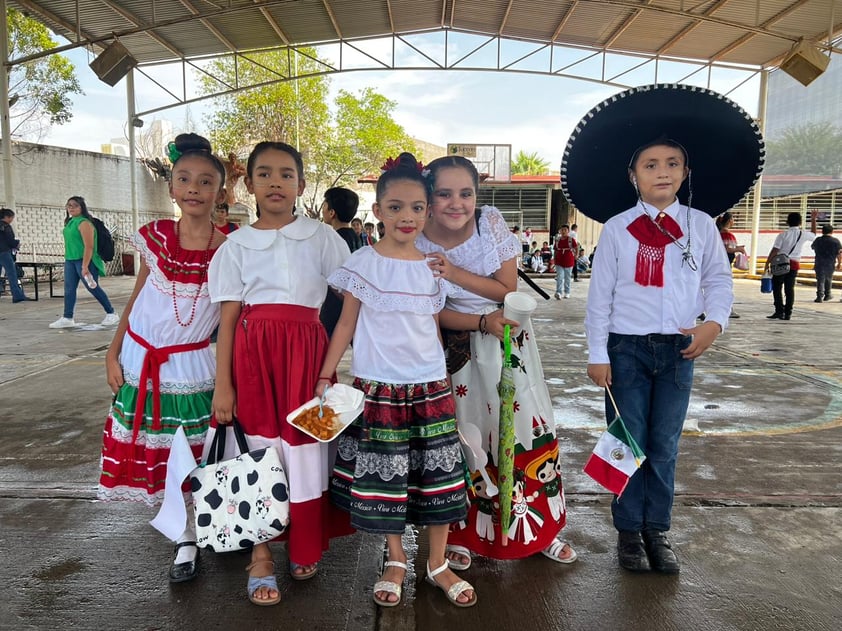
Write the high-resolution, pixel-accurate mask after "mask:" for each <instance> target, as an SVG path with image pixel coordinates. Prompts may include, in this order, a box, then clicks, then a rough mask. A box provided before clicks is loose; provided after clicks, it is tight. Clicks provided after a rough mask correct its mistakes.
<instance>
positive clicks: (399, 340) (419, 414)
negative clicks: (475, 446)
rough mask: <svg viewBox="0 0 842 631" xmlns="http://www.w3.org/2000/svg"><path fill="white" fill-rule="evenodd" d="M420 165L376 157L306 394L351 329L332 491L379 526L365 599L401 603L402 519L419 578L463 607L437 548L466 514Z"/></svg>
mask: <svg viewBox="0 0 842 631" xmlns="http://www.w3.org/2000/svg"><path fill="white" fill-rule="evenodd" d="M422 170H423V166H422V165H421V164H420V163H419V162H417V161H416V160H415V158H414V157H413V156H412V155H411V154H409V153H403V154H401V155H400V156H399V158H398V160H397V161H395V160H392V159H390V160H389V161H388V162H387V163H386V165H385V166H384V169H383V171H384V172H383V175H381V177H380V179H379V180H378V182H377V203H376V204H375V205H374V214H375V215H376V216H377V218H378V219H379V220H380V221H382V222H383V224H384V234H383V237H382V238H381V239H380V240H379V241H377V243H375V244H374V245H372V246H370V247H366V248H362V249H360V250H357V251H356V252H354V253H353V254H352V255H351V257H350V258H349V259H348V260H347V261H346V262H345V264H344V265H343V266H342V267H341V268H339V269H338V270H337V271H336V272H334V273H333V274H332V275H331V276H330V277H329V278H328V282H329V283H330V284H331V286H333V287H335V288H336V289H338V290H340V291H341V292H342V293H343V297H344V298H343V306H342V315H341V316H340V318H339V322H338V323H337V325H336V328H335V329H334V333H333V337H332V338H331V340H330V346H329V347H328V352H327V356H326V358H325V361H324V364H323V366H322V370H321V372H320V373H319V377H320V378H319V383H318V384H317V386H316V394H317V395H319V396H321V395H322V394H323V392H324V390H325V388H327V387H329V385H330V383H331V379H332V376H333V375H334V373H335V371H336V367H337V365H338V363H339V360H340V359H341V358H342V355H343V353H344V352H345V350H346V348H347V347H348V344H349V343H350V341H351V338H352V337H353V340H354V354H353V360H352V364H351V373H352V374H353V375H354V377H355V380H354V387H356V388H358V389H360V390H362V391H364V392H365V395H366V396H365V408H364V410H363V413H362V414H361V415H360V417H359V418H357V419H356V420H355V421H354V423H353V424H352V425H351V427H349V428H348V429H347V430H346V431H345V432H344V433H343V434H342V435H341V436H340V438H339V439H338V445H337V452H338V453H337V457H336V465H335V467H334V474H333V476H332V479H331V496H332V499H333V501H334V503H335V504H337V505H338V506H339V507H341V508H344V509H345V510H347V511H348V512H349V513H350V514H351V524H352V525H353V526H354V527H355V528H357V529H359V530H363V531H366V532H374V533H380V534H384V535H385V536H386V542H387V546H388V550H389V560H388V561H387V562H386V563H385V564H384V570H383V573H382V576H381V577H380V580H379V581H377V582H376V583H375V585H374V602H375V603H377V604H378V605H380V606H381V607H394V606H396V605H397V604H398V603H399V602H400V599H401V591H402V583H403V579H404V578H405V576H406V569H407V566H406V552H405V551H404V549H403V546H402V544H401V535H402V534H403V532H404V528H405V525H406V523H412V524H416V525H421V526H426V527H427V530H428V533H429V537H430V556H429V560H428V561H427V572H426V574H427V580H428V581H429V582H430V583H431V584H433V585H434V586H436V587H438V588H440V589H441V590H442V591H444V592H445V594H446V596H447V598H448V600H449V601H450V602H451V603H452V604H454V605H456V606H457V607H470V606H473V605H475V604H476V602H477V596H476V594H475V593H474V588H473V587H472V586H471V585H470V584H469V583H467V582H466V581H462V580H460V579H459V577H458V576H456V574H454V573H453V571H452V570H451V569H450V567H449V564H448V562H447V559H446V558H445V545H446V544H447V536H448V529H449V527H450V525H451V524H454V523H457V522H459V521H461V520H464V519H465V517H466V514H467V498H466V491H465V476H464V468H463V463H462V452H461V449H460V446H459V436H458V433H457V430H456V420H455V415H454V412H455V409H454V402H453V396H452V394H451V390H450V385H449V383H448V381H447V368H446V366H445V359H444V350H443V349H442V345H441V341H440V338H439V333H438V313H439V311H440V310H441V309H442V308H443V307H444V303H445V298H446V291H447V288H448V287H449V284H448V283H446V282H445V281H443V280H442V279H441V278H439V277H438V276H436V275H434V274H433V272H432V270H431V269H430V267H428V265H427V260H426V257H425V256H424V254H423V253H422V252H421V251H420V250H419V249H418V248H417V247H416V245H415V241H416V239H417V238H418V236H419V235H420V234H421V230H422V229H423V227H424V223H425V221H426V219H427V213H428V208H429V191H428V188H427V184H426V181H425V179H424V177H423V176H422Z"/></svg>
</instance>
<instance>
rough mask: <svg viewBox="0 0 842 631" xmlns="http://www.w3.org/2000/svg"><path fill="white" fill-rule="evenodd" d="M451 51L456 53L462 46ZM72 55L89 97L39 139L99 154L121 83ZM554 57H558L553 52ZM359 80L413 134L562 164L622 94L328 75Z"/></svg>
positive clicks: (118, 117)
mask: <svg viewBox="0 0 842 631" xmlns="http://www.w3.org/2000/svg"><path fill="white" fill-rule="evenodd" d="M433 37H434V36H433ZM427 44H428V45H429V44H430V42H429V41H428V42H427ZM389 45H390V44H389V43H388V41H387V40H380V41H374V42H372V43H370V44H369V47H370V50H371V52H372V53H373V54H375V55H377V54H382V53H384V51H387V50H388V46H389ZM460 45H461V46H462V47H463V48H464V50H471V49H472V48H473V47H474V46H475V42H472V41H471V40H470V37H468V36H465V38H464V41H462V42H460ZM451 46H452V44H451ZM506 46H507V47H508V48H507V49H506V50H505V53H506V54H508V55H509V57H510V58H511V59H515V58H519V57H520V56H521V55H522V54H523V53H524V51H528V50H529V45H527V44H521V43H509V44H506ZM432 49H433V50H434V49H435V45H433V46H432ZM455 49H456V50H458V46H457V47H455ZM453 51H454V48H451V52H450V54H453ZM320 53H321V54H323V55H324V56H326V57H328V58H331V59H335V58H337V56H338V50H337V49H336V48H335V47H334V48H329V47H326V48H322V49H320ZM386 54H388V52H386ZM401 54H403V56H404V58H405V60H406V63H408V64H413V63H414V64H415V65H417V61H413V60H410V59H409V57H410V55H411V54H412V53H411V52H410V53H406V52H403V53H401ZM442 54H443V53H442ZM494 54H496V53H495V51H494V50H493V49H489V50H487V51H486V50H484V51H483V52H481V53H477V55H476V57H477V62H476V63H477V65H487V64H488V63H489V60H488V59H480V57H482V56H486V57H487V56H488V55H494ZM562 54H565V53H562ZM566 54H568V55H569V57H570V59H578V58H581V56H582V55H583V53H580V52H576V51H569V53H566ZM68 56H69V57H70V58H71V60H72V61H73V63H74V64H75V65H76V68H77V72H78V76H79V79H80V82H81V84H82V87H83V89H84V91H85V95H84V96H78V97H76V98H75V99H74V108H73V112H74V116H73V119H72V121H71V122H70V123H69V124H66V125H62V126H57V127H54V128H52V129H51V130H50V132H49V133H48V134H47V135H46V136H45V137H44V138H43V139H42V142H44V143H45V144H52V145H58V146H63V147H72V148H78V149H86V150H90V151H99V149H100V145H101V144H103V143H107V142H109V141H110V140H111V139H112V138H120V137H125V133H126V132H125V129H126V89H125V80H123V81H121V82H120V83H118V84H117V85H116V86H115V87H113V88H112V87H110V86H108V85H106V84H105V83H102V82H101V81H99V79H97V77H96V75H94V73H93V72H92V71H91V70H90V68H89V67H88V63H89V61H90V59H91V57H90V55H89V53H87V52H86V51H84V50H76V51H73V52H71V53H70V54H69V55H68ZM560 56H561V54H557V57H560ZM577 56H578V57H577ZM416 58H417V55H416ZM343 59H344V63H345V64H346V67H348V66H353V65H354V60H353V59H352V58H349V55H348V53H347V51H345V52H344V58H343ZM490 63H493V60H492V61H491V62H490ZM562 63H563V62H562ZM587 63H601V61H597V60H594V61H593V62H586V63H583V64H582V66H583V67H586V66H587ZM636 63H639V62H638V61H637V60H632V59H630V58H615V59H613V60H612V59H609V60H608V64H614V65H615V66H617V67H618V68H620V69H624V68H625V67H628V66H629V65H631V64H636ZM530 64H531V68H537V67H543V66H542V61H541V59H540V56H536V57H535V58H534V59H532V61H527V62H525V63H523V64H521V67H523V68H526V69H530ZM623 64H626V66H623ZM360 65H362V63H360ZM553 67H554V68H556V67H557V66H556V65H554V66H553ZM155 72H156V73H157V74H158V76H161V77H166V78H168V79H169V80H170V81H174V84H175V85H180V81H181V79H180V77H181V74H180V72H179V71H178V70H176V69H175V68H167V67H158V68H156V69H155ZM660 72H661V73H662V74H661V76H660V80H662V81H671V80H678V79H680V78H682V77H684V76H685V75H686V74H688V67H687V66H686V65H682V64H673V65H672V66H670V65H669V64H665V63H662V64H661V66H660ZM712 76H713V80H712V84H711V87H712V88H713V89H716V90H719V91H722V92H726V91H728V90H730V89H731V88H733V87H734V86H735V85H737V84H738V83H739V82H740V81H741V80H742V79H743V78H745V77H746V76H747V75H745V74H743V73H739V72H730V71H722V70H719V71H716V73H714V74H713V75H712ZM706 77H707V75H706V73H705V72H701V73H698V75H696V76H695V77H694V78H693V79H691V81H692V82H694V83H697V84H699V85H704V84H705V81H706ZM625 82H626V83H628V84H635V85H638V84H645V83H652V82H653V77H652V71H651V65H650V66H649V67H647V68H644V69H643V70H640V71H635V72H630V73H629V74H628V75H627V77H626V78H625ZM757 86H758V81H757V79H751V80H749V81H748V82H746V83H745V84H744V85H743V86H742V87H740V88H738V89H737V90H736V91H734V92H733V93H732V94H731V95H730V97H731V98H732V99H733V100H735V101H737V102H738V103H739V104H740V105H741V106H742V107H743V108H745V109H746V110H747V111H748V112H749V113H750V114H752V115H755V114H756V112H757V90H758V87H757ZM364 87H372V88H374V89H375V90H377V91H378V92H380V93H381V94H384V95H385V96H387V97H388V98H390V99H392V100H394V101H395V102H396V103H397V107H396V109H395V112H394V117H395V119H396V120H397V121H398V123H400V124H401V125H402V126H403V127H404V129H405V130H406V131H407V132H408V133H409V134H410V135H412V136H413V137H416V138H419V139H421V140H424V141H427V142H432V143H435V144H438V145H442V146H444V145H446V144H448V143H496V144H511V145H512V154H513V155H514V154H516V153H517V152H518V151H519V150H523V151H525V152H527V153H532V152H537V153H538V154H539V155H540V156H541V157H543V158H544V159H545V160H547V161H548V162H549V163H550V165H551V168H553V169H558V165H559V162H560V159H561V154H562V151H563V148H564V144H565V143H566V141H567V138H568V137H569V135H570V132H571V131H572V129H573V127H574V126H575V124H576V123H577V122H578V121H579V120H580V119H581V118H582V116H583V115H584V114H585V113H587V111H588V110H589V109H590V108H591V107H593V106H594V105H596V104H597V103H599V102H600V101H601V100H603V99H605V98H606V97H608V96H610V95H611V94H613V93H616V92H618V91H620V88H618V87H615V86H606V85H601V84H597V83H593V82H588V81H582V80H576V79H570V78H566V77H558V76H546V75H537V74H521V73H515V72H490V71H457V70H447V71H442V70H399V71H383V72H380V71H356V72H343V73H340V74H334V75H332V76H331V91H332V92H333V93H335V92H337V91H338V90H339V89H345V90H349V91H352V92H356V91H358V90H360V89H362V88H364ZM136 94H137V99H136V100H137V106H138V110H145V109H152V108H154V107H157V106H158V105H159V104H161V103H162V102H163V101H162V100H161V95H162V93H161V91H160V89H159V88H157V87H156V86H155V85H154V84H153V83H152V82H150V81H148V80H145V79H143V78H138V79H136ZM208 107H209V106H208V102H207V101H205V102H203V103H198V104H194V105H192V106H190V108H189V111H188V109H187V108H185V107H177V108H173V109H170V110H165V111H162V112H158V113H156V114H154V115H150V116H147V117H145V120H146V121H147V122H149V121H150V119H154V118H160V119H168V120H170V121H172V123H173V126H174V128H175V129H176V130H180V129H183V128H184V127H185V121H186V119H187V117H188V115H189V118H190V119H191V120H192V121H193V122H194V123H195V125H196V128H197V131H198V132H199V133H203V132H207V128H206V124H205V116H206V114H207V112H208Z"/></svg>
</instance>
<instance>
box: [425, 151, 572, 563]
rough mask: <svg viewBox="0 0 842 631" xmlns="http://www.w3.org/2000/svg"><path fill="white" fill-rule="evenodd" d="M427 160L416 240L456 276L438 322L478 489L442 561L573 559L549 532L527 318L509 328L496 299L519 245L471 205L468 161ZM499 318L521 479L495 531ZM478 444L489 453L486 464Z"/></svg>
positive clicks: (542, 400) (552, 480)
mask: <svg viewBox="0 0 842 631" xmlns="http://www.w3.org/2000/svg"><path fill="white" fill-rule="evenodd" d="M427 168H428V170H429V173H428V178H429V179H430V181H431V184H432V191H433V192H432V195H433V201H432V206H431V217H430V219H429V220H428V221H427V223H426V225H425V227H424V234H423V235H422V236H421V237H420V238H419V239H418V242H417V244H418V247H419V248H420V249H421V250H423V251H424V252H426V253H427V256H428V257H430V259H431V261H430V266H431V268H432V269H433V271H434V272H435V273H436V274H437V275H438V276H439V277H441V278H444V279H446V280H448V281H450V282H451V283H453V284H455V285H457V288H456V289H455V291H453V292H451V293H450V295H448V298H447V305H446V308H445V310H444V311H442V313H441V317H440V322H441V324H442V327H443V328H444V329H446V336H447V353H448V360H447V362H448V371H449V373H450V375H451V378H452V384H453V385H452V387H453V390H454V394H455V395H456V397H455V398H456V418H457V419H458V421H459V427H460V431H461V432H462V435H463V436H464V437H467V441H468V444H469V447H468V448H467V449H466V454H467V456H466V457H467V461H468V467H469V469H470V470H471V475H472V478H473V479H474V480H480V479H481V480H482V488H483V489H484V493H483V494H482V495H481V494H479V493H477V494H476V496H475V497H473V498H472V500H471V505H470V508H469V513H468V519H467V521H466V522H463V523H461V524H459V526H458V527H455V528H453V529H452V530H451V533H450V537H449V539H448V547H447V550H448V561H449V562H450V565H451V567H453V568H454V569H467V568H468V567H469V566H470V564H471V553H477V554H481V555H483V556H488V557H492V558H497V559H517V558H524V557H527V556H530V555H533V554H538V553H542V554H544V555H545V556H546V557H548V558H550V559H552V560H553V561H556V562H559V563H572V562H573V561H575V560H576V552H575V551H574V550H573V548H572V547H571V546H570V545H569V544H567V543H566V542H564V541H561V540H559V539H558V538H557V535H558V534H559V532H560V531H561V529H562V528H563V527H564V525H565V523H566V510H565V507H564V493H563V491H562V486H561V477H560V474H559V471H560V467H559V464H558V458H559V452H558V441H557V439H556V435H555V423H554V421H553V410H552V402H551V400H550V397H549V393H548V392H547V387H546V383H545V381H544V376H543V369H542V367H541V359H540V356H539V354H538V347H537V344H536V342H535V336H534V334H533V329H532V323H531V320H528V319H527V320H526V321H525V322H523V326H522V327H521V328H516V327H518V323H517V322H514V321H510V320H506V319H505V318H504V317H503V313H502V311H501V310H500V308H499V305H500V303H502V302H503V299H504V298H505V297H506V294H508V293H510V292H513V291H516V290H517V267H516V265H517V257H518V255H519V254H520V252H521V244H520V242H519V241H518V239H517V238H516V237H515V236H514V235H512V233H511V232H510V231H509V228H508V226H507V225H506V222H505V220H504V219H503V216H502V214H501V213H500V211H498V210H497V209H496V208H493V207H490V206H484V207H483V208H481V209H479V210H478V209H477V208H476V191H477V187H478V185H479V175H478V173H477V170H476V168H475V167H474V165H473V163H471V162H470V161H469V160H467V159H465V158H463V157H460V156H447V157H444V158H438V159H436V160H433V161H432V162H431V163H430V164H429V165H428V167H427ZM506 324H509V325H510V326H511V327H512V341H513V344H512V355H513V362H514V363H515V364H516V366H515V370H514V371H513V372H514V375H513V377H514V381H515V414H514V417H515V436H516V440H517V446H516V456H515V469H516V472H515V474H516V475H517V476H519V479H521V480H522V483H521V486H520V491H521V493H520V495H522V497H523V499H524V501H523V502H522V503H517V502H515V503H513V512H512V520H511V524H512V526H511V528H510V529H509V530H508V532H506V533H501V532H500V521H499V519H496V518H495V519H493V520H492V522H493V523H494V527H493V528H492V529H489V528H488V527H487V522H488V519H487V517H488V515H489V514H493V513H494V512H496V511H499V501H498V498H497V492H498V490H497V487H496V471H497V469H496V457H497V448H498V437H499V425H500V398H499V395H498V392H497V385H498V384H499V382H500V376H501V371H502V366H503V358H502V356H503V353H502V348H501V343H500V342H501V340H502V339H503V335H504V325H506ZM471 436H473V437H475V439H474V440H471V438H470V437H471ZM485 453H488V454H491V461H490V462H488V464H487V465H485V463H484V458H483V457H482V455H483V454H485ZM516 499H517V498H516ZM527 505H528V508H527ZM527 525H528V527H526V526H527ZM504 534H505V535H506V536H505V537H504V536H502V535H504ZM507 539H508V541H506V542H505V543H504V541H505V540H507Z"/></svg>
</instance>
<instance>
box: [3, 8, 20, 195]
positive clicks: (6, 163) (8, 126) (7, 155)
mask: <svg viewBox="0 0 842 631" xmlns="http://www.w3.org/2000/svg"><path fill="white" fill-rule="evenodd" d="M8 63H9V24H8V20H7V19H6V0H0V119H2V121H0V136H2V138H0V142H2V143H3V159H2V162H3V197H4V199H3V202H4V204H5V206H6V207H7V208H11V209H12V210H16V208H15V184H14V180H13V178H12V175H13V172H12V171H13V168H14V165H13V163H12V122H11V120H10V117H11V112H10V110H11V109H12V108H11V106H10V105H9V66H8Z"/></svg>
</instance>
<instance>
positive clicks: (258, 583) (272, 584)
mask: <svg viewBox="0 0 842 631" xmlns="http://www.w3.org/2000/svg"><path fill="white" fill-rule="evenodd" d="M259 563H269V564H271V566H272V573H271V574H270V575H269V576H249V582H248V587H247V588H246V589H247V591H248V595H249V600H250V601H251V602H252V603H254V604H255V605H259V606H261V607H268V606H270V605H277V604H278V603H279V602H281V592H280V590H279V589H278V579H276V578H275V562H274V561H272V560H271V559H261V560H259V561H253V562H252V563H250V564H249V565H247V566H246V572H250V571H251V569H252V568H253V567H254V566H255V565H258V564H259ZM261 587H268V588H269V589H274V590H275V591H276V592H278V595H277V596H275V597H274V598H270V599H267V600H261V599H259V598H255V596H254V595H255V593H256V592H257V590H258V589H260V588H261Z"/></svg>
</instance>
